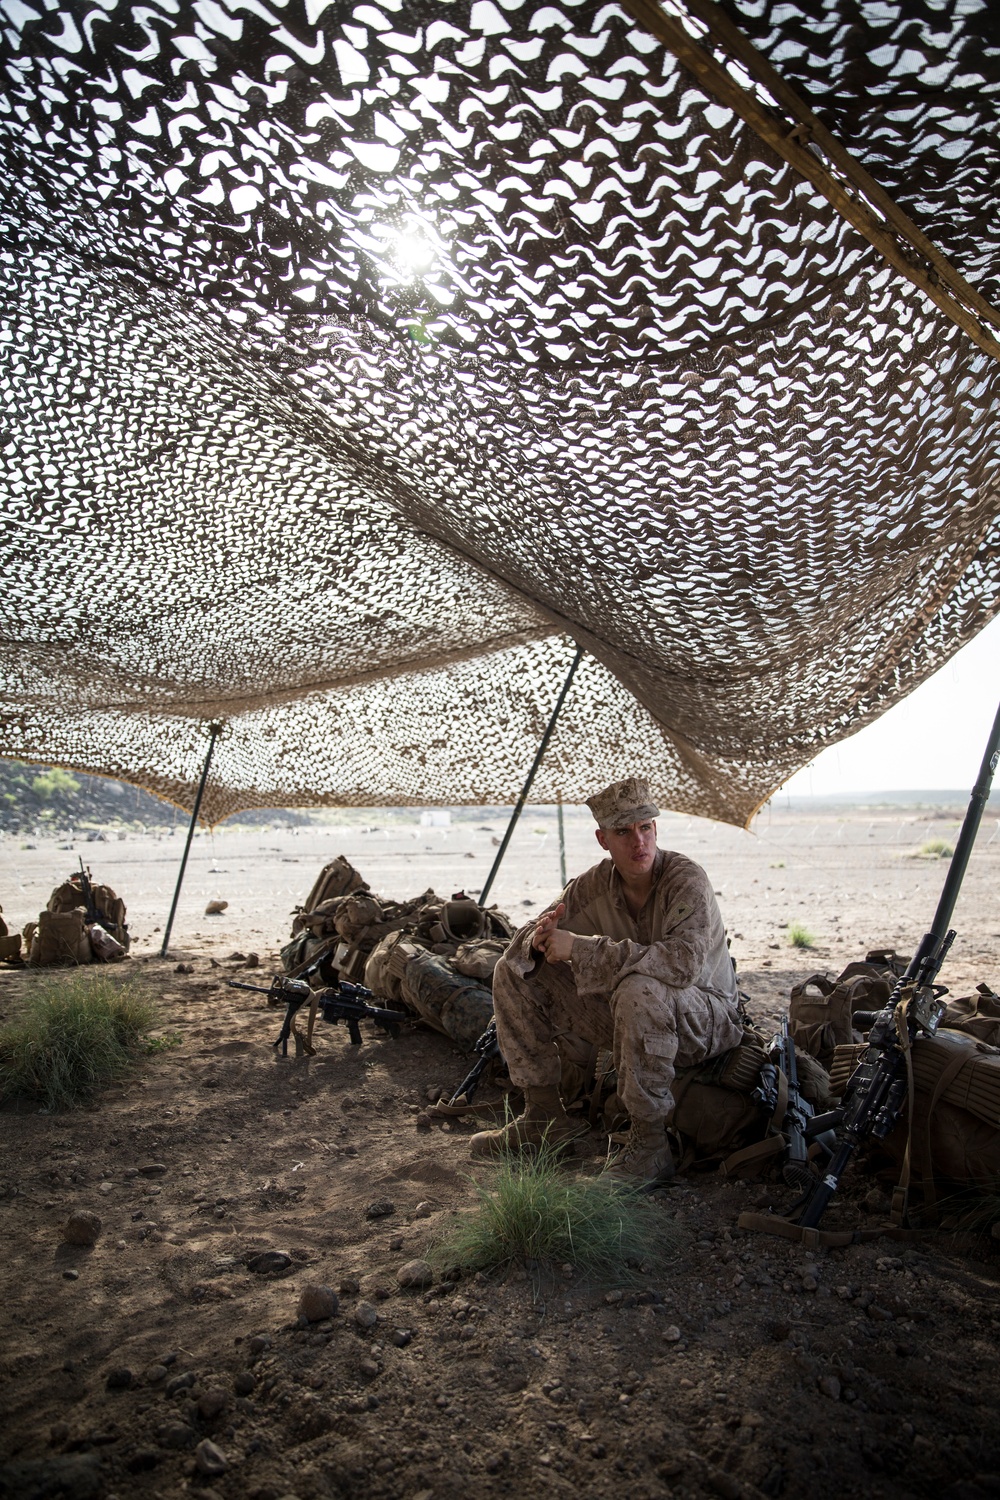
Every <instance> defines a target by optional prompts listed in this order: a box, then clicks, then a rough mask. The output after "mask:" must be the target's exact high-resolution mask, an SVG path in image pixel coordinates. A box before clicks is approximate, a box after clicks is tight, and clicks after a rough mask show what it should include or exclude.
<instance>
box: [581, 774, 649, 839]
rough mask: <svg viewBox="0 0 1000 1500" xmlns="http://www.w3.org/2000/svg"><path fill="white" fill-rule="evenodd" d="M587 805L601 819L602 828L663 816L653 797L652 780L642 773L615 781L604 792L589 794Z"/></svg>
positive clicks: (626, 825)
mask: <svg viewBox="0 0 1000 1500" xmlns="http://www.w3.org/2000/svg"><path fill="white" fill-rule="evenodd" d="M587 806H588V807H589V808H590V810H591V812H592V813H593V814H594V817H595V818H596V819H597V826H598V828H630V827H631V825H632V824H633V823H646V822H648V821H649V820H650V819H651V818H658V817H659V816H660V809H659V808H658V807H657V806H656V804H655V803H654V801H653V798H652V794H651V793H650V790H649V782H648V781H644V780H643V778H642V777H641V776H626V778H625V780H624V781H614V782H612V784H611V785H610V786H608V787H605V789H604V791H603V792H595V793H594V795H593V797H588V798H587Z"/></svg>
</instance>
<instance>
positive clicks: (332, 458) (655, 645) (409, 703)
mask: <svg viewBox="0 0 1000 1500" xmlns="http://www.w3.org/2000/svg"><path fill="white" fill-rule="evenodd" d="M702 9H704V6H702ZM848 11H849V12H850V14H849V16H848V14H847V13H848ZM726 12H727V14H728V17H729V19H730V20H731V21H735V22H736V24H737V26H738V27H739V28H740V29H741V31H742V33H743V35H744V36H746V37H748V38H750V40H751V41H752V42H753V43H754V45H755V46H756V48H757V49H758V51H759V53H760V55H762V56H763V57H765V58H767V59H769V60H770V62H771V63H772V64H773V66H774V67H775V68H776V69H778V71H779V72H781V73H782V74H783V75H784V77H785V78H786V79H787V80H788V81H789V82H790V83H791V84H792V85H793V86H794V88H795V89H796V90H797V91H798V92H799V94H800V95H801V97H802V98H803V99H805V100H807V101H808V103H809V104H810V105H811V107H812V109H813V110H814V111H815V112H816V113H817V114H818V115H819V116H820V117H821V119H822V120H823V121H824V122H825V123H826V124H827V125H828V126H829V127H830V128H831V129H832V130H833V132H834V133H835V134H839V136H840V139H841V140H842V141H843V143H844V145H845V146H847V148H848V149H849V150H850V151H852V152H853V154H854V156H855V157H856V158H857V160H858V161H859V162H861V164H862V165H863V166H864V167H866V168H867V169H868V171H869V172H870V173H871V175H872V176H873V177H874V178H876V179H877V181H878V182H879V183H880V184H881V185H882V186H883V187H884V188H886V189H887V190H888V191H889V192H890V194H891V195H892V196H893V197H894V198H895V199H896V201H897V202H898V203H899V204H900V205H901V206H902V207H903V208H905V210H906V211H907V213H908V214H910V216H911V217H912V218H913V219H914V220H915V221H917V223H918V224H919V225H920V226H921V228H923V229H924V230H925V231H926V232H927V233H928V234H929V236H930V237H931V239H933V240H934V241H935V243H936V245H937V246H938V248H939V249H940V250H941V251H942V252H943V253H944V255H945V256H947V257H948V258H949V259H950V261H951V263H952V265H953V266H954V267H956V268H957V270H958V271H960V272H961V273H962V274H963V275H964V276H965V277H966V278H967V279H968V281H969V282H971V283H972V284H973V286H974V287H975V288H976V290H977V292H979V293H980V294H981V295H982V297H984V298H986V299H987V300H989V301H992V302H993V303H994V304H995V303H996V302H997V301H1000V215H998V213H997V210H996V190H995V183H996V181H997V177H998V170H1000V160H998V157H1000V145H998V142H1000V135H998V128H997V127H998V101H1000V19H998V16H997V13H996V10H995V7H989V6H988V5H987V4H986V3H985V0H983V3H979V0H934V3H933V4H932V3H930V0H927V3H926V4H923V5H921V4H914V3H907V4H902V3H894V0H880V3H878V4H874V3H873V4H870V5H865V6H861V5H857V6H855V5H852V6H850V7H847V6H845V7H831V6H830V5H829V4H828V3H826V0H780V3H772V0H730V3H729V4H728V5H727V7H726ZM669 14H670V15H671V16H673V17H675V18H680V20H681V22H682V24H683V25H684V26H685V27H686V28H687V30H688V32H689V33H690V34H691V35H692V36H694V37H698V36H699V35H701V33H700V32H699V28H698V25H697V24H696V22H695V21H694V20H693V19H692V18H691V17H687V15H686V12H685V11H684V9H683V6H682V5H680V4H677V5H676V6H674V7H673V8H672V9H671V10H670V12H669ZM0 24H2V32H0V52H2V58H0V66H2V70H3V73H2V76H3V86H2V98H0V171H2V174H3V190H2V195H0V198H2V206H0V232H2V243H0V287H2V293H0V295H2V307H0V400H2V403H3V406H2V409H3V429H2V433H3V435H2V438H0V450H2V455H3V563H4V597H3V603H2V605H0V610H2V627H0V628H2V639H0V671H2V679H3V698H2V703H0V754H4V755H7V756H13V757H20V758H25V759H34V760H39V761H44V762H48V763H57V764H60V765H65V766H69V767H76V768H79V769H82V770H87V771H97V772H104V773H107V774H111V775H115V776H120V777H123V778H125V779H127V780H131V781H134V782H136V783H138V784H141V785H143V786H145V787H148V788H150V789H151V790H153V791H156V792H158V793H160V794H161V795H164V796H167V797H169V798H171V799H173V800H174V801H176V802H178V803H180V804H182V805H186V806H188V807H190V805H191V803H192V800H193V788H194V786H195V784H196V783H197V779H198V775H199V771H200V767H201V762H202V760H203V757H204V753H205V748H206V744H207V738H206V735H207V726H208V725H209V724H210V723H212V722H221V723H224V725H225V730H224V732H223V734H222V737H221V738H220V740H219V743H218V747H217V749H216V751H215V758H214V761H213V764H212V771H211V776H210V779H209V783H208V789H207V792H206V797H205V802H204V804H203V816H205V817H206V818H207V819H208V820H209V821H216V820H218V819H219V818H221V817H224V816H226V815H227V814H228V813H231V812H233V811H236V810H238V809H243V808H249V807H255V806H275V805H287V806H294V805H299V806H308V805H317V804H352V803H353V804H361V805H364V804H368V805H372V804H393V803H396V804H427V803H445V804H460V803H482V802H487V803H493V802H498V801H512V800H513V798H514V796H515V795H516V793H517V790H518V788H519V786H520V784H521V781H522V780H523V777H524V774H525V771H526V769H527V767H528V765H529V764H530V762H531V758H532V755H533V753H534V750H535V748H536V746H537V744H538V741H539V738H540V735H541V732H542V730H543V728H544V725H545V722H546V720H547V718H548V715H549V712H550V711H551V707H552V704H553V703H554V701H555V698H556V695H557V693H558V690H559V687H560V684H561V683H562V681H563V680H564V678H565V675H566V671H567V669H568V666H569V663H570V661H571V659H572V657H573V653H574V650H575V646H574V642H578V643H579V644H580V645H582V646H583V647H584V648H585V649H586V651H587V653H588V654H587V656H586V657H585V659H584V664H583V666H582V667H581V668H580V671H579V672H578V674H577V677H576V679H575V682H574V685H573V688H572V690H571V692H570V695H569V697H568V699H567V702H566V705H565V708H564V710H563V714H562V717H561V720H560V723H559V727H558V728H557V731H556V734H555V737H554V739H553V742H552V746H551V749H550V751H549V754H548V755H547V757H546V759H545V761H544V763H543V765H542V767H541V770H540V771H539V774H538V777H537V779H536V782H535V785H534V790H533V798H534V800H537V801H552V800H555V798H556V796H557V795H561V796H562V797H564V798H565V799H566V800H569V801H578V800H581V799H582V798H583V797H584V796H586V795H587V794H589V793H590V792H591V791H592V790H593V789H594V787H595V785H599V784H603V783H604V782H606V781H609V780H611V779H612V778H614V777H616V776H619V775H624V774H627V773H630V772H632V771H635V770H639V771H642V772H645V773H647V774H648V775H649V776H650V778H651V780H652V782H653V785H654V787H655V789H656V793H657V795H658V797H659V798H660V799H661V800H662V802H663V804H664V805H669V806H672V807H674V808H677V809H680V810H686V811H689V812H693V813H700V814H705V815H708V816H711V817H715V818H720V819H725V820H728V821H731V822H736V823H742V822H743V821H745V820H746V819H747V818H748V817H749V816H750V815H751V813H752V811H753V809H754V808H755V807H756V806H757V805H758V804H759V802H760V801H761V800H762V799H763V798H764V797H766V795H767V794H768V793H769V792H770V791H771V790H773V789H774V788H775V787H776V786H777V785H778V784H780V782H781V781H782V780H784V779H785V778H786V777H787V776H788V775H789V774H790V773H791V772H792V771H794V770H795V769H797V768H798V767H799V766H801V765H802V764H804V763H805V762H806V761H807V760H808V759H810V758H811V757H812V756H813V755H814V754H815V753H816V752H817V751H819V750H820V749H822V748H823V747H824V746H825V745H827V744H829V743H832V742H833V741H835V740H837V739H839V738H841V737H843V736H844V735H846V734H848V733H850V732H853V730H854V729H856V728H857V727H859V726H860V725H861V724H862V723H864V722H866V721H867V720H869V719H871V718H873V717H875V716H876V715H877V714H878V713H880V712H881V711H882V710H883V709H884V708H885V707H887V706H888V705H889V704H891V703H892V702H894V701H895V700H896V699H897V698H898V697H900V696H901V695H902V694H903V693H905V692H906V691H908V690H909V689H910V688H912V687H913V686H915V685H916V684H917V683H918V682H919V681H920V680H922V679H923V678H924V677H925V676H927V675H928V674H929V673H930V672H932V671H933V670H934V669H936V668H937V667H938V666H940V665H941V664H942V663H943V662H944V661H945V660H947V658H948V657H949V656H950V655H951V654H952V653H953V652H954V651H955V650H956V649H957V648H958V647H959V646H960V645H961V644H963V643H964V642H965V641H966V640H968V639H969V638H970V637H971V636H972V635H973V634H974V633H975V632H976V631H978V630H979V629H980V628H981V627H982V626H983V625H984V624H985V623H986V622H987V621H988V620H989V619H990V618H991V616H992V615H994V614H995V613H996V612H997V611H998V609H1000V581H998V573H997V557H998V551H1000V495H998V480H997V451H998V423H997V399H996V398H997V382H998V378H1000V377H998V371H1000V366H998V363H997V360H996V359H995V358H994V357H993V356H992V355H991V354H990V353H989V352H988V351H987V350H986V349H984V347H982V345H981V344H977V342H976V341H975V339H974V338H972V337H970V335H969V333H968V332H967V331H966V330H964V329H963V328H961V327H959V326H957V325H956V323H955V322H954V321H953V320H952V319H951V318H950V317H948V316H947V315H946V314H945V313H944V312H942V311H941V309H940V307H938V306H937V305H935V303H934V302H933V301H932V300H930V299H929V297H928V296H927V295H925V294H924V292H923V291H921V290H920V289H919V288H918V287H917V286H915V285H914V284H913V282H912V280H910V279H907V276H906V275H902V274H900V273H899V271H898V270H897V269H894V267H893V266H892V265H890V264H887V262H886V260H885V259H884V258H883V256H882V255H881V254H880V253H879V251H878V250H877V249H876V248H875V247H874V246H873V244H872V243H870V241H869V240H868V239H866V238H865V237H864V236H863V235H862V234H860V233H858V231H857V230H856V229H855V228H852V227H851V225H850V224H848V223H847V222H845V220H844V218H843V217H842V216H841V214H840V213H838V212H837V211H836V209H835V208H834V207H833V206H832V205H831V202H830V201H829V200H828V199H827V198H826V197H824V196H823V194H822V193H820V192H819V191H817V189H816V188H815V187H814V186H813V185H811V184H810V183H809V182H807V181H806V180H805V179H804V178H803V177H802V176H801V175H800V173H799V172H797V171H796V170H795V169H794V167H793V166H791V165H789V164H788V162H786V161H785V160H783V158H782V157H781V156H780V155H778V154H776V152H775V151H774V150H772V149H771V147H770V146H768V145H767V144H765V142H764V141H763V140H762V139H761V137H760V135H759V134H758V133H756V132H755V131H754V130H752V129H751V128H749V126H748V125H747V124H746V123H745V121H744V119H743V118H741V117H740V115H739V114H738V113H737V112H734V110H733V109H730V108H727V107H724V106H723V105H722V104H720V103H719V102H718V101H717V99H716V98H715V97H713V95H712V94H711V93H709V92H706V86H705V84H704V81H703V80H700V81H699V80H696V77H695V75H694V74H693V73H692V72H690V71H688V69H687V68H686V67H685V66H684V65H682V64H681V63H680V62H679V61H678V59H677V56H676V55H675V53H674V52H673V51H671V50H670V49H669V48H668V47H667V46H665V45H664V44H663V42H662V41H661V40H659V39H658V38H657V37H656V36H654V35H652V34H651V33H650V31H649V30H648V29H646V27H645V26H643V25H640V24H639V22H638V21H637V20H636V19H635V17H634V16H633V14H631V13H630V10H629V9H628V8H627V7H623V6H621V5H616V4H594V3H584V4H572V3H568V0H560V3H556V4H541V3H538V0H528V3H520V0H496V3H494V0H438V3H435V4H428V3H422V0H407V3H406V4H403V3H402V0H379V3H377V4H375V3H362V4H353V3H352V4H343V3H339V0H334V3H327V4H324V3H323V0H195V3H193V4H188V3H182V4H180V5H178V4H176V3H172V0H149V3H146V4H143V5H141V6H140V5H128V4H124V3H116V0H99V3H97V0H93V3H91V0H88V3H85V4H84V3H81V4H76V5H73V4H63V3H60V0H45V3H44V4H43V0H30V3H28V0H7V3H5V4H4V5H3V7H2V17H0ZM711 45H712V47H714V55H715V56H716V57H719V56H720V55H721V54H720V52H719V48H718V47H717V46H715V44H714V43H712V44H711ZM704 46H705V48H706V50H708V49H709V41H708V40H706V41H705V42H704ZM723 61H724V62H725V59H723ZM727 66H728V64H727ZM729 73H730V76H732V77H736V78H737V79H738V81H739V83H740V87H742V88H745V89H746V91H747V92H748V93H752V92H753V91H754V85H753V84H752V83H751V82H750V81H749V80H748V79H747V78H745V77H744V76H743V74H741V73H740V72H739V69H738V68H737V67H736V66H735V65H733V66H732V67H729ZM757 94H758V97H759V89H758V90H757ZM765 102H767V101H765ZM767 107H768V108H770V107H771V105H770V104H768V106H767Z"/></svg>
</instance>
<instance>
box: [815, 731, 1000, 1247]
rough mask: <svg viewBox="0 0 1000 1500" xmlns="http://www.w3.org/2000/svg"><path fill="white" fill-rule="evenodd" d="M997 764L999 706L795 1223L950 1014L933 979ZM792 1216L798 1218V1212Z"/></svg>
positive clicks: (885, 1130) (893, 1117) (835, 1180)
mask: <svg viewBox="0 0 1000 1500" xmlns="http://www.w3.org/2000/svg"><path fill="white" fill-rule="evenodd" d="M998 761H1000V708H998V709H997V714H996V718H995V719H994V721H993V728H992V730H991V732H990V737H989V739H988V741H987V744H986V753H985V755H984V756H983V763H982V766H981V767H980V770H979V776H978V778H977V781H976V784H975V786H974V787H973V789H972V796H971V799H970V801H969V808H968V811H967V812H966V814H965V821H964V822H963V824H962V831H961V833H960V834H959V836H958V842H957V844H956V845H955V852H954V854H953V855H952V859H951V868H950V870H949V871H948V877H947V879H946V880H945V883H944V889H943V890H942V892H941V897H940V900H939V901H938V905H937V910H936V912H935V913H934V919H933V922H932V924H931V930H930V932H928V933H926V934H925V935H924V937H923V939H922V941H921V943H920V946H919V947H918V948H917V951H916V952H915V953H914V955H913V957H912V958H911V960H910V962H909V964H908V966H907V969H906V972H905V974H903V976H902V977H901V978H900V979H899V980H897V982H896V986H895V988H894V990H893V992H892V994H891V995H890V996H889V999H888V1001H887V1003H886V1004H885V1006H884V1007H883V1009H882V1010H880V1011H879V1012H878V1013H877V1015H876V1016H875V1017H874V1020H873V1022H872V1028H871V1031H870V1032H869V1034H868V1045H867V1046H866V1048H865V1051H864V1052H863V1053H862V1055H861V1060H860V1062H859V1063H858V1066H857V1067H856V1068H855V1070H854V1072H853V1073H852V1074H851V1077H850V1079H849V1080H848V1084H847V1089H846V1092H845V1094H844V1101H843V1107H842V1109H840V1110H832V1111H830V1112H829V1113H828V1114H826V1115H821V1116H814V1117H813V1120H812V1121H811V1122H810V1126H809V1127H807V1130H806V1135H807V1136H809V1135H810V1133H813V1132H816V1131H819V1130H823V1129H828V1128H829V1127H830V1126H832V1125H836V1126H839V1127H840V1136H839V1143H838V1146H837V1149H836V1151H835V1152H834V1154H833V1157H832V1160H831V1161H830V1164H829V1166H828V1167H827V1169H826V1172H825V1174H824V1176H823V1177H822V1179H821V1180H820V1181H818V1182H816V1183H815V1184H814V1185H813V1186H812V1188H811V1189H810V1191H809V1192H808V1194H807V1195H806V1197H805V1200H804V1205H803V1207H802V1209H801V1212H799V1213H798V1216H797V1218H796V1223H797V1224H798V1225H799V1226H800V1227H801V1228H803V1229H815V1228H816V1226H817V1225H818V1224H819V1222H820V1219H821V1218H822V1217H823V1214H824V1212H825V1210H826V1207H827V1205H828V1203H829V1202H830V1199H831V1198H832V1197H833V1195H834V1193H836V1191H837V1188H838V1187H839V1185H840V1179H841V1177H842V1176H843V1174H844V1170H845V1168H846V1167H847V1165H848V1163H849V1162H850V1160H851V1158H852V1156H853V1155H854V1153H855V1151H856V1150H857V1149H858V1147H859V1146H861V1145H862V1144H864V1143H865V1142H866V1141H869V1140H876V1141H884V1140H885V1139H886V1137H887V1136H888V1135H889V1134H890V1133H891V1132H892V1130H893V1129H894V1128H895V1126H896V1124H897V1122H898V1120H899V1118H900V1116H901V1114H902V1112H903V1104H904V1101H905V1099H906V1096H907V1089H908V1085H909V1074H910V1071H911V1069H910V1057H909V1054H910V1049H911V1048H912V1046H913V1044H914V1042H915V1041H917V1040H918V1038H919V1037H920V1036H921V1035H922V1034H923V1035H926V1036H933V1035H934V1033H935V1032H936V1031H937V1028H938V1026H939V1025H940V1022H941V1017H942V1016H943V1014H944V1010H945V1004H944V999H943V996H944V995H945V994H947V990H946V989H945V988H944V987H943V986H941V985H937V984H935V982H934V981H935V980H936V979H937V976H938V973H939V971H940V968H941V965H942V963H943V962H944V958H945V955H946V954H947V952H948V949H949V948H950V947H951V945H952V943H953V942H954V940H955V933H954V932H953V931H952V930H951V927H950V923H951V918H952V915H953V913H954V910H955V902H956V900H957V899H958V893H959V890H960V889H961V885H962V880H963V877H964V875H965V871H966V868H967V866H968V863H969V857H970V855H971V854H972V847H973V845H974V844H975V841H976V834H977V832H978V831H979V824H980V821H981V819H982V815H983V809H984V807H985V806H986V802H987V799H988V798H989V795H990V787H991V785H992V782H993V773H994V771H995V770H996V768H997V762H998ZM797 1207H798V1205H796V1208H797ZM790 1212H792V1213H794V1212H795V1209H792V1210H791V1211H790Z"/></svg>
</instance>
